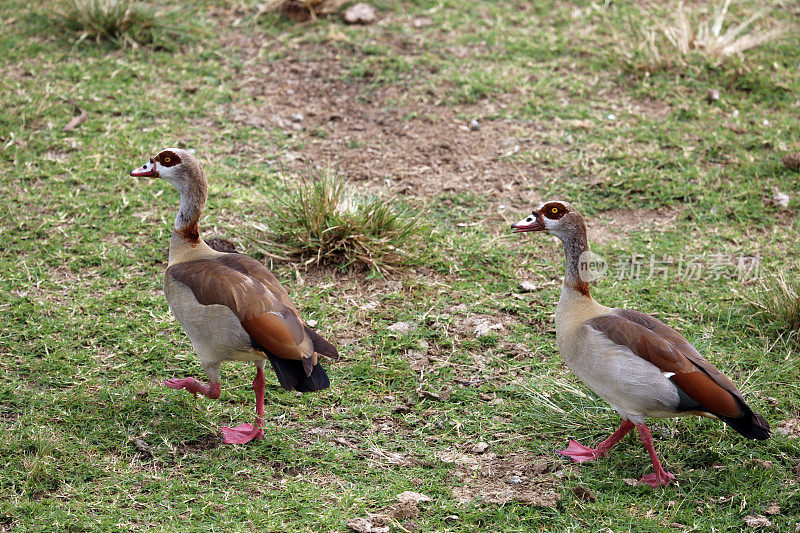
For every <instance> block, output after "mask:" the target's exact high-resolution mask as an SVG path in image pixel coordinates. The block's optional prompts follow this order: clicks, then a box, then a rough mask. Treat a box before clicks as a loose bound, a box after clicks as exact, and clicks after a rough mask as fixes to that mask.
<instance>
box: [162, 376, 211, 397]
mask: <svg viewBox="0 0 800 533" xmlns="http://www.w3.org/2000/svg"><path fill="white" fill-rule="evenodd" d="M164 385H166V386H167V387H169V388H170V389H186V390H188V391H189V392H191V393H192V394H194V395H195V396H197V395H198V394H202V395H203V396H208V397H209V398H211V399H212V400H216V399H217V398H219V395H220V392H221V391H220V387H219V382H218V381H211V382H209V384H208V385H203V384H202V383H200V382H199V381H197V380H196V379H194V378H183V379H178V378H172V379H168V380H166V381H165V382H164Z"/></svg>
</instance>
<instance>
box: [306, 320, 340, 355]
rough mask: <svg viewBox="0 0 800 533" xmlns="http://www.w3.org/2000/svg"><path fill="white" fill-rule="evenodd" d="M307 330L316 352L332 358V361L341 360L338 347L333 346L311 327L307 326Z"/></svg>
mask: <svg viewBox="0 0 800 533" xmlns="http://www.w3.org/2000/svg"><path fill="white" fill-rule="evenodd" d="M305 328H306V333H308V336H309V337H311V342H313V343H314V351H315V352H317V353H321V354H322V355H324V356H325V357H330V358H331V359H339V352H338V351H337V350H336V347H335V346H334V345H333V344H331V343H329V342H328V341H326V340H325V339H323V338H322V336H320V334H319V333H317V332H316V331H314V330H313V329H311V328H310V327H308V326H305Z"/></svg>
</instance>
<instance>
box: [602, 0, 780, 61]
mask: <svg viewBox="0 0 800 533" xmlns="http://www.w3.org/2000/svg"><path fill="white" fill-rule="evenodd" d="M730 4H731V0H724V2H723V3H722V4H721V5H719V7H718V8H717V9H716V11H714V12H713V14H712V15H711V18H710V19H709V20H699V18H700V17H699V16H698V14H697V13H692V12H689V11H688V9H687V8H686V7H685V5H684V4H683V2H679V3H678V5H677V7H676V8H675V9H674V10H672V11H671V14H670V15H669V16H668V17H666V18H664V17H660V16H658V15H656V14H655V13H653V12H652V11H651V12H647V13H646V21H645V22H644V23H643V22H642V21H631V20H628V21H627V24H626V27H625V28H624V30H623V34H622V35H617V36H616V37H618V38H617V39H616V42H617V43H618V44H617V50H618V52H619V53H620V54H621V55H622V56H623V57H624V58H625V60H626V61H627V62H628V64H629V65H630V66H632V67H634V68H635V69H637V70H647V71H650V72H653V71H657V70H660V69H665V68H671V67H674V66H685V65H686V64H687V63H688V60H689V59H690V58H691V57H692V56H693V55H697V56H700V57H702V58H703V59H704V60H705V61H707V62H708V63H709V64H711V65H712V66H719V65H720V64H722V63H723V62H725V61H726V60H727V59H729V58H731V57H740V58H741V57H743V53H744V52H745V51H747V50H750V49H752V48H756V47H758V46H761V45H763V44H765V43H768V42H772V41H775V40H777V39H778V38H780V37H781V36H782V35H783V33H784V31H785V29H784V28H783V27H774V28H770V29H756V28H754V27H753V26H752V25H753V23H755V22H756V21H757V20H759V19H761V18H762V17H763V16H764V15H765V14H766V13H767V11H768V9H767V8H762V9H759V10H758V11H756V12H755V13H753V14H752V15H750V16H749V17H747V18H746V19H745V20H743V21H741V22H739V23H736V24H729V25H728V26H727V27H726V28H725V29H724V31H723V27H724V26H725V18H726V16H727V15H728V8H729V7H730Z"/></svg>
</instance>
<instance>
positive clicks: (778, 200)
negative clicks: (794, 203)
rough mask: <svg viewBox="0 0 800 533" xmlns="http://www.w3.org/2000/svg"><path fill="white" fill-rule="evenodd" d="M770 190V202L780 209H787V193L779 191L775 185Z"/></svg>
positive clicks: (788, 199)
mask: <svg viewBox="0 0 800 533" xmlns="http://www.w3.org/2000/svg"><path fill="white" fill-rule="evenodd" d="M772 192H773V194H772V203H773V204H775V205H776V206H777V207H779V208H781V209H789V201H790V200H791V198H789V195H788V194H786V193H784V192H781V191H780V189H778V188H777V187H775V188H774V189H773V190H772Z"/></svg>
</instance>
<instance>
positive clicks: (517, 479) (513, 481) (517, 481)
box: [506, 474, 522, 485]
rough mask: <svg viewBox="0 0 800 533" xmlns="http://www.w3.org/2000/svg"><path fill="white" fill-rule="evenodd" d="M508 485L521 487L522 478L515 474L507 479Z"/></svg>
mask: <svg viewBox="0 0 800 533" xmlns="http://www.w3.org/2000/svg"><path fill="white" fill-rule="evenodd" d="M506 483H508V484H509V485H519V484H520V483H522V478H521V477H519V476H517V475H515V474H512V475H510V476H508V477H506Z"/></svg>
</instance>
